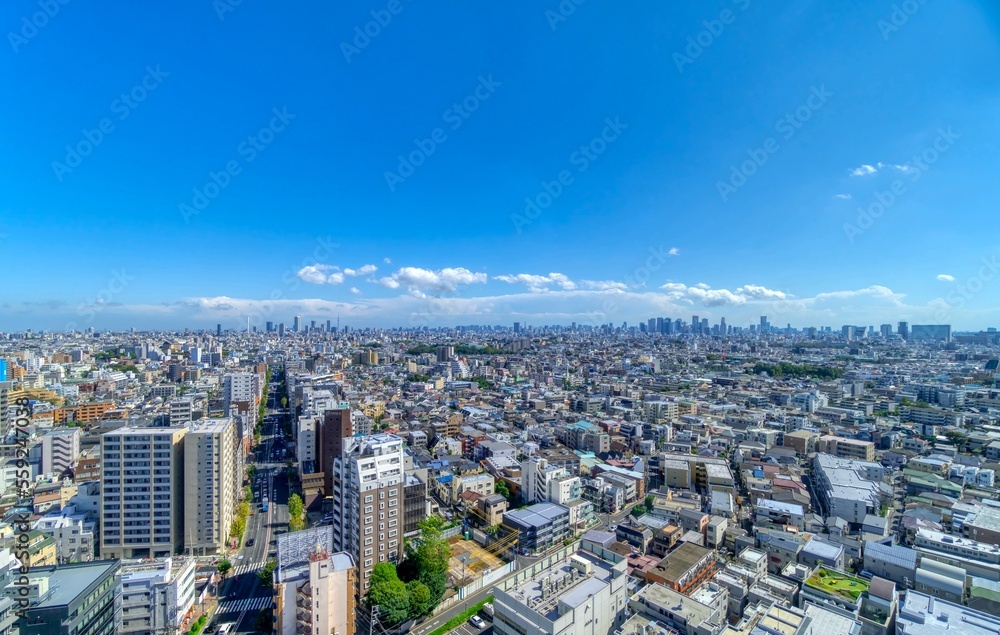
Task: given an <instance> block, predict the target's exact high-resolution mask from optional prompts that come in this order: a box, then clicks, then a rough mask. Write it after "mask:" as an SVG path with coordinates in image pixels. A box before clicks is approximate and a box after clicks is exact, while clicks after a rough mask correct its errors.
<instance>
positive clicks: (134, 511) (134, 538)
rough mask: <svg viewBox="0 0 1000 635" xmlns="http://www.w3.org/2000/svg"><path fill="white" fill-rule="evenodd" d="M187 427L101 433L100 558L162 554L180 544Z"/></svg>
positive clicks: (174, 550)
mask: <svg viewBox="0 0 1000 635" xmlns="http://www.w3.org/2000/svg"><path fill="white" fill-rule="evenodd" d="M187 430H188V429H187V428H186V427H170V428H135V427H131V426H126V427H124V428H119V429H117V430H114V431H111V432H106V433H104V434H103V435H101V557H102V558H118V559H122V560H124V559H135V558H165V557H169V556H172V555H174V554H175V553H179V552H180V551H181V549H182V547H183V545H184V537H183V529H184V504H183V502H184V499H183V491H184V435H185V433H187Z"/></svg>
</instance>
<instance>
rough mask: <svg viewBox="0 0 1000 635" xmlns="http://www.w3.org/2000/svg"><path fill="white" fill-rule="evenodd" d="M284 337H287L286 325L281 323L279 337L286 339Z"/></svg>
mask: <svg viewBox="0 0 1000 635" xmlns="http://www.w3.org/2000/svg"><path fill="white" fill-rule="evenodd" d="M284 336H285V323H284V322H280V323H279V324H278V337H284Z"/></svg>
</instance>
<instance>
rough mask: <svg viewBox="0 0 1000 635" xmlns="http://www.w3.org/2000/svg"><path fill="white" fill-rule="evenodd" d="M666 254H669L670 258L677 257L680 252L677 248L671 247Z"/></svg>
mask: <svg viewBox="0 0 1000 635" xmlns="http://www.w3.org/2000/svg"><path fill="white" fill-rule="evenodd" d="M667 253H668V254H670V255H671V256H679V255H680V253H681V250H680V249H678V248H677V247H671V248H670V251H668V252H667Z"/></svg>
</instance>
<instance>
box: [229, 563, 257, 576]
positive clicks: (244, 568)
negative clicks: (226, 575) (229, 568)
mask: <svg viewBox="0 0 1000 635" xmlns="http://www.w3.org/2000/svg"><path fill="white" fill-rule="evenodd" d="M263 567H264V563H263V562H254V563H253V564H241V565H239V566H237V567H234V568H233V576H238V575H243V574H244V573H255V572H257V571H260V570H261V569H262V568H263Z"/></svg>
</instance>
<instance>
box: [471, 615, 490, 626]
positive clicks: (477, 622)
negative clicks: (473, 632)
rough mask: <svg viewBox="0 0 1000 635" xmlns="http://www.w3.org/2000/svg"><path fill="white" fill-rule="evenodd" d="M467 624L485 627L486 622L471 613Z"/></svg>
mask: <svg viewBox="0 0 1000 635" xmlns="http://www.w3.org/2000/svg"><path fill="white" fill-rule="evenodd" d="M469 624H472V625H473V626H475V627H476V628H485V627H486V622H484V621H483V618H481V617H479V616H478V615H473V616H472V617H470V618H469Z"/></svg>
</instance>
